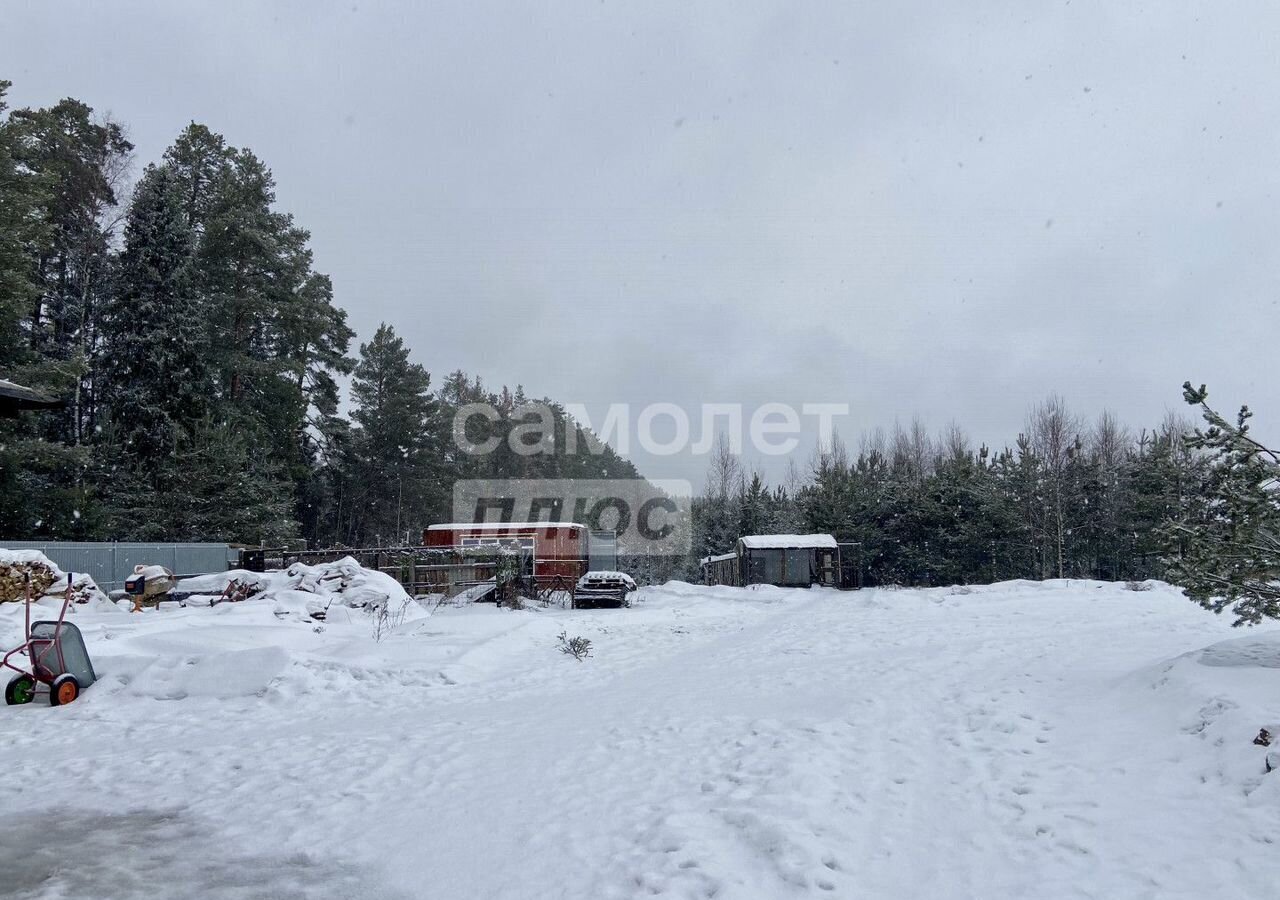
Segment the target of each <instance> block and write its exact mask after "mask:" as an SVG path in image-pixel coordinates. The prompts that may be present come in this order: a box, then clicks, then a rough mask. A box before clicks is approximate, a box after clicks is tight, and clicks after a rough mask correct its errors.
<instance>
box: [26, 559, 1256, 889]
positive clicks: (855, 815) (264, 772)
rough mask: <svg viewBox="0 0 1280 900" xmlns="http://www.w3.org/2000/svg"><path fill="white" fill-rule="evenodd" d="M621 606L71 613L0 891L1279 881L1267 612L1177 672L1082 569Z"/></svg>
mask: <svg viewBox="0 0 1280 900" xmlns="http://www.w3.org/2000/svg"><path fill="white" fill-rule="evenodd" d="M643 597H644V599H643V600H642V601H641V602H640V603H638V604H637V606H636V607H635V608H633V609H630V610H623V611H591V612H585V611H584V612H565V611H538V612H524V613H511V612H507V611H501V610H494V609H491V608H483V609H481V608H474V609H467V610H458V611H450V612H446V613H442V614H437V615H435V616H433V617H431V618H428V619H424V620H421V621H419V622H417V623H413V624H411V625H409V626H405V628H404V629H402V632H403V633H400V634H397V635H396V636H395V637H394V638H393V639H392V640H391V641H388V642H384V643H383V644H380V645H374V644H373V643H372V642H371V641H369V640H367V638H365V637H363V636H361V637H356V636H353V635H354V633H355V631H356V630H357V628H358V627H359V626H358V625H353V626H351V628H350V629H348V630H349V631H350V632H352V634H347V635H346V636H343V637H341V638H339V637H338V636H336V635H335V634H334V633H335V632H342V628H341V627H340V626H334V627H333V628H331V629H329V630H328V631H326V632H325V633H323V634H316V633H314V632H313V631H312V630H311V629H310V628H308V627H306V626H305V625H303V624H302V623H287V622H277V621H275V620H274V619H272V617H270V616H269V615H266V616H259V617H257V618H253V619H252V620H250V617H251V616H252V615H253V611H252V610H249V609H247V607H249V606H250V604H244V605H243V607H245V608H240V609H234V610H232V609H228V610H227V611H226V612H225V614H224V613H223V612H222V611H221V610H219V611H215V612H209V611H198V610H186V611H181V612H176V611H175V612H174V613H161V614H150V613H148V614H144V615H143V616H140V617H137V618H136V619H133V618H130V617H127V616H124V617H111V616H109V615H107V614H103V624H101V625H99V624H96V623H95V624H84V623H82V624H84V627H85V630H86V633H87V634H88V635H89V638H90V642H91V648H92V649H93V651H94V652H95V654H96V655H97V657H98V668H99V669H100V672H101V673H102V674H103V679H102V681H101V682H100V684H99V685H97V686H95V688H94V689H93V690H91V691H90V692H89V693H87V694H86V696H85V698H84V700H83V701H81V702H80V703H77V704H75V705H73V706H72V707H68V708H66V709H57V710H50V709H47V708H39V709H38V708H35V707H31V708H24V709H15V710H4V711H0V754H3V757H4V760H5V764H6V770H7V772H8V775H7V777H6V778H5V779H3V783H0V810H3V820H2V821H0V831H2V832H3V833H0V875H3V874H9V873H12V874H13V877H12V878H8V879H6V878H0V893H2V892H4V891H5V890H8V889H12V888H13V887H14V886H15V885H16V886H17V887H18V888H19V891H18V893H17V895H18V896H33V897H34V896H68V897H71V896H75V897H117V896H119V897H129V896H155V895H156V885H157V884H168V885H182V886H184V887H183V889H181V890H179V891H178V892H177V893H175V894H168V895H172V896H179V895H180V896H217V897H245V896H253V897H257V896H261V897H269V896H270V897H279V896H284V897H289V896H299V897H301V896H307V897H317V896H319V897H363V896H369V897H378V896H382V897H446V898H453V897H459V898H461V897H468V898H470V897H510V898H535V897H584V898H600V897H633V896H654V895H657V896H670V897H720V898H726V897H728V898H733V897H760V898H776V897H789V896H806V895H813V896H836V897H926V896H927V897H974V898H995V897H1010V898H1013V897H1027V896H1037V897H1041V898H1055V897H1097V898H1116V897H1173V896H1186V897H1210V896H1212V897H1259V898H1261V897H1274V896H1276V895H1277V884H1280V859H1277V855H1276V853H1275V848H1274V847H1273V846H1272V840H1273V839H1274V837H1273V836H1274V835H1276V834H1277V827H1276V826H1277V824H1278V823H1280V789H1277V787H1276V785H1275V784H1272V783H1270V782H1269V781H1267V777H1266V776H1264V775H1263V774H1262V759H1263V753H1264V752H1265V751H1263V750H1262V748H1259V747H1255V746H1253V745H1252V744H1250V739H1251V738H1252V736H1253V735H1254V734H1256V733H1257V730H1258V728H1259V727H1260V726H1261V725H1263V724H1265V723H1267V722H1268V721H1273V720H1278V719H1280V715H1277V712H1278V710H1277V709H1276V705H1275V703H1274V701H1273V700H1271V698H1273V697H1274V696H1276V691H1275V689H1276V688H1277V687H1280V683H1278V682H1277V677H1278V676H1280V668H1276V667H1275V666H1280V643H1276V642H1273V641H1270V640H1269V639H1270V638H1271V637H1280V633H1276V632H1271V633H1268V634H1264V635H1262V636H1261V637H1259V636H1258V635H1256V634H1255V635H1254V636H1253V637H1252V638H1249V639H1246V640H1252V641H1253V644H1251V645H1250V646H1253V645H1258V646H1260V647H1262V651H1261V652H1260V653H1254V654H1253V656H1252V657H1250V658H1251V659H1254V661H1255V664H1254V665H1250V666H1241V665H1239V664H1237V663H1238V660H1237V658H1236V655H1233V654H1232V653H1225V654H1219V655H1220V656H1221V657H1222V659H1223V660H1225V661H1226V662H1227V663H1228V664H1227V665H1217V666H1208V665H1204V664H1202V662H1201V661H1200V660H1199V658H1198V656H1197V655H1195V654H1193V655H1192V656H1188V657H1182V658H1179V657H1180V655H1181V654H1187V653H1189V652H1191V651H1196V650H1198V649H1199V648H1202V647H1205V646H1206V645H1209V644H1213V643H1215V642H1218V641H1221V640H1223V639H1224V638H1227V637H1231V636H1233V635H1232V634H1231V632H1230V630H1229V629H1227V628H1226V627H1225V624H1224V623H1223V622H1222V621H1220V620H1217V619H1214V618H1213V617H1211V616H1209V615H1208V614H1205V613H1203V612H1201V611H1199V610H1197V609H1196V608H1195V607H1193V606H1192V605H1191V604H1189V603H1188V602H1187V601H1185V600H1183V599H1181V598H1180V597H1178V596H1177V595H1176V594H1175V593H1174V592H1173V591H1172V590H1170V589H1166V588H1157V589H1156V590H1152V591H1149V592H1132V591H1126V590H1124V589H1123V587H1121V586H1115V585H1099V584H1094V583H1081V582H1076V583H1072V584H1065V583H1060V582H1059V583H1046V584H1030V583H1016V584H1004V585H997V586H993V587H990V588H977V589H973V590H972V591H971V592H970V593H956V592H950V591H948V590H946V589H937V590H930V591H863V592H858V593H855V594H841V593H836V592H826V591H813V592H806V591H782V590H776V589H765V590H754V591H740V590H734V589H724V588H719V589H707V588H692V587H689V586H686V585H668V586H667V587H665V588H661V589H646V591H645V592H644V594H643ZM166 616H167V617H168V618H165V617H166ZM202 617H203V618H202ZM4 621H5V622H6V623H8V622H9V620H4ZM291 625H292V626H296V627H290V626H291ZM561 630H567V631H568V633H569V634H571V635H572V634H581V635H584V636H586V637H589V638H591V639H592V641H593V643H594V646H595V654H594V656H593V657H591V658H590V659H588V660H586V661H584V662H582V663H577V662H575V661H573V660H572V659H570V658H568V657H566V656H563V655H561V654H559V653H557V652H556V651H555V634H556V633H557V632H559V631H561ZM108 634H110V635H111V637H107V635H108ZM1236 634H1238V633H1236ZM8 636H10V635H8V633H6V637H8ZM108 646H110V647H113V648H114V647H122V648H124V650H123V652H121V653H119V654H118V655H115V656H112V655H110V654H108V653H107V651H106V649H105V648H106V647H108ZM1230 646H1232V645H1228V647H1230ZM214 650H216V651H217V652H213V651H214ZM1272 651H1274V660H1273V659H1272V657H1271V656H1269V655H1268V654H1269V653H1271V652H1272ZM1259 658H1260V659H1261V660H1262V662H1261V664H1256V659H1259ZM1272 663H1274V665H1272ZM192 673H203V674H198V675H193V674H192ZM262 673H265V674H262ZM211 685H212V686H211ZM228 685H229V686H228ZM160 698H165V699H160ZM1268 704H1269V705H1268ZM1274 777H1280V776H1274ZM36 810H47V812H44V813H41V817H42V818H44V819H46V820H48V821H50V822H51V823H53V825H54V830H55V832H57V833H58V834H61V835H64V837H65V839H66V840H67V841H68V846H72V847H74V848H77V849H73V850H71V851H70V854H71V861H70V862H68V860H67V858H66V856H65V855H63V856H61V857H58V859H59V860H60V862H57V863H55V862H54V861H53V860H54V858H53V857H51V856H50V855H49V854H48V853H47V852H46V851H44V850H43V849H42V847H41V841H40V840H39V839H38V838H36V837H35V836H34V835H30V834H28V833H27V831H25V830H24V828H23V821H24V818H25V817H29V816H30V815H32V814H34V812H35V811H36ZM72 842H73V843H72ZM73 864H74V865H73ZM58 866H60V867H61V868H60V869H58V871H56V872H55V874H54V875H53V877H52V878H51V877H50V870H51V868H58ZM5 870H8V871H5ZM161 893H165V892H164V891H162V892H161Z"/></svg>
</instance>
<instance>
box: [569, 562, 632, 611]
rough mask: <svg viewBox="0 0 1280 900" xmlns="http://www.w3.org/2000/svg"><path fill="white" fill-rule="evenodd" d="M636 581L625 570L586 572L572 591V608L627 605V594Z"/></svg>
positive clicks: (609, 607)
mask: <svg viewBox="0 0 1280 900" xmlns="http://www.w3.org/2000/svg"><path fill="white" fill-rule="evenodd" d="M635 589H636V582H635V579H633V578H632V577H631V576H630V575H628V574H627V573H626V572H605V571H601V572H588V573H587V574H586V575H583V576H582V577H581V578H579V579H578V584H577V586H576V587H575V588H574V591H573V608H574V609H605V608H608V609H617V608H618V607H620V606H629V605H630V604H629V602H628V601H627V596H628V595H629V594H630V593H631V592H632V591H634V590H635Z"/></svg>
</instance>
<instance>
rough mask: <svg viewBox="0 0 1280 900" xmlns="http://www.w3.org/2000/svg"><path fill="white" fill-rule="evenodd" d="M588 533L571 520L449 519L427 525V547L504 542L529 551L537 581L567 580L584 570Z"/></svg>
mask: <svg viewBox="0 0 1280 900" xmlns="http://www.w3.org/2000/svg"><path fill="white" fill-rule="evenodd" d="M590 540H591V536H590V533H589V532H588V531H587V527H586V526H585V525H579V524H577V523H574V522H453V523H449V524H445V525H430V526H428V527H427V530H426V531H424V532H423V533H422V543H423V545H424V546H427V547H458V548H459V549H463V550H465V549H467V548H468V547H500V546H502V545H503V544H505V543H508V542H517V543H519V545H520V546H522V547H524V548H526V549H528V550H531V551H533V576H534V578H536V579H537V580H538V582H539V583H540V584H546V583H547V582H551V581H554V580H555V579H556V578H557V576H559V577H561V578H563V579H565V580H567V581H568V582H569V583H570V584H573V583H575V582H577V580H578V579H579V578H581V577H582V576H583V575H585V574H586V573H587V568H588V561H589V559H590V557H589V553H588V551H589V549H590V548H589V543H590Z"/></svg>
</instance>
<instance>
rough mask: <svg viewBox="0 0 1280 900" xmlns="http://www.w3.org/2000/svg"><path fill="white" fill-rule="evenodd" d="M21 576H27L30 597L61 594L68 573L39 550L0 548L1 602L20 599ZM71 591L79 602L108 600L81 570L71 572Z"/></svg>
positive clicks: (21, 591) (65, 585)
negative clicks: (29, 581) (29, 585)
mask: <svg viewBox="0 0 1280 900" xmlns="http://www.w3.org/2000/svg"><path fill="white" fill-rule="evenodd" d="M24 575H27V576H30V579H31V593H32V596H33V597H40V596H47V597H62V596H63V595H64V594H65V592H66V590H67V573H66V572H64V571H62V570H61V569H60V568H58V566H57V565H55V564H54V562H53V560H51V559H49V557H47V556H45V555H44V554H43V553H41V552H40V551H39V550H6V549H4V548H2V547H0V603H4V602H7V601H12V600H21V599H22V598H23V596H24V587H23V576H24ZM71 591H72V596H73V598H74V599H75V600H76V602H78V603H89V602H94V603H105V602H107V595H106V594H104V593H103V592H102V589H101V588H99V587H98V585H97V584H96V583H95V582H94V580H93V579H92V578H90V577H89V575H88V574H86V573H84V572H73V573H72V574H71Z"/></svg>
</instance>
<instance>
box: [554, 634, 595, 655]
mask: <svg viewBox="0 0 1280 900" xmlns="http://www.w3.org/2000/svg"><path fill="white" fill-rule="evenodd" d="M556 640H557V641H559V642H560V645H559V646H560V652H561V653H564V654H567V655H568V656H572V657H573V658H574V659H576V660H578V662H582V660H584V659H586V658H587V657H588V656H590V655H591V641H589V640H587V639H586V638H584V637H569V635H568V633H567V632H564V631H562V632H560V633H559V634H558V635H556Z"/></svg>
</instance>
